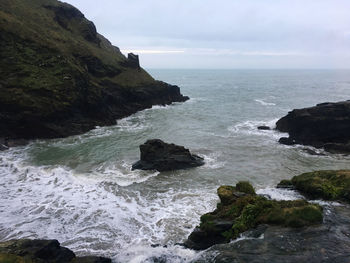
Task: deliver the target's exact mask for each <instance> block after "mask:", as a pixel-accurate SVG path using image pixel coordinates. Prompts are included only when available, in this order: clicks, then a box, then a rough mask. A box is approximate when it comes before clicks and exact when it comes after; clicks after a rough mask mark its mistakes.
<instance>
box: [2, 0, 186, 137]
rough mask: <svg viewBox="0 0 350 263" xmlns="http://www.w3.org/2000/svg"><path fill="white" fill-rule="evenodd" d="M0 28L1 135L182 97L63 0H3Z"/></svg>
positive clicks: (107, 120) (69, 128) (51, 131)
mask: <svg viewBox="0 0 350 263" xmlns="http://www.w3.org/2000/svg"><path fill="white" fill-rule="evenodd" d="M0 30H1V34H0V60H1V61H0V62H1V63H0V76H1V78H0V123H1V125H0V137H5V138H12V139H16V138H25V139H33V138H56V137H66V136H69V135H73V134H79V133H83V132H86V131H88V130H90V129H93V128H94V127H95V126H104V125H113V124H115V123H116V119H118V118H122V117H125V116H127V115H130V114H132V113H135V112H137V111H139V110H142V109H145V108H150V107H152V105H156V104H160V105H165V104H171V103H172V102H182V101H185V100H187V99H188V97H185V96H183V95H182V94H181V93H180V89H179V87H177V86H173V85H169V84H167V83H164V82H161V81H156V80H154V79H153V78H152V77H151V76H150V75H149V74H148V73H147V72H146V71H145V70H143V69H142V68H140V66H139V61H138V56H136V55H134V54H129V56H128V58H126V57H125V56H124V55H123V54H122V53H121V52H120V51H119V49H118V48H117V47H115V46H113V45H112V44H111V43H110V42H109V41H108V40H107V39H106V38H104V37H103V36H102V35H100V34H98V33H97V31H96V28H95V25H94V24H93V23H92V22H91V21H89V20H87V19H86V18H85V17H84V15H83V14H82V13H81V12H80V11H79V10H78V9H76V8H75V7H73V6H71V5H69V4H67V3H62V2H59V1H56V0H32V1H27V0H2V1H1V2H0Z"/></svg>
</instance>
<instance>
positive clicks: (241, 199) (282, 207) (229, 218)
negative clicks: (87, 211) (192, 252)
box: [185, 182, 323, 250]
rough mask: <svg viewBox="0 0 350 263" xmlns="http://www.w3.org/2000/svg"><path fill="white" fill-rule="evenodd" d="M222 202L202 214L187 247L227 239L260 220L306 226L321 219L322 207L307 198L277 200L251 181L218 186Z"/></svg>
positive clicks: (287, 225) (268, 222) (225, 240)
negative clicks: (261, 193) (265, 195)
mask: <svg viewBox="0 0 350 263" xmlns="http://www.w3.org/2000/svg"><path fill="white" fill-rule="evenodd" d="M218 195H219V198H220V201H221V203H219V204H218V205H217V208H216V210H215V211H213V212H211V213H207V214H204V215H202V216H201V219H200V220H201V223H200V225H199V226H197V227H196V228H195V229H194V231H193V232H192V233H191V234H190V236H189V237H188V239H187V240H186V242H185V245H186V246H187V247H188V248H192V249H197V250H201V249H206V248H208V247H210V246H212V245H214V244H221V243H228V242H229V241H230V240H231V239H235V238H237V237H238V236H239V235H240V234H241V233H243V232H245V231H247V230H249V229H252V228H255V227H257V226H258V225H261V224H269V225H279V226H284V227H303V226H309V225H314V224H319V223H322V218H323V217H322V208H321V207H320V206H319V205H316V204H310V203H308V202H307V201H305V200H295V201H276V200H269V199H267V198H265V197H263V196H259V195H256V194H255V191H254V188H253V187H252V186H251V185H250V184H249V183H248V182H239V183H237V184H236V186H235V187H234V186H221V187H219V188H218Z"/></svg>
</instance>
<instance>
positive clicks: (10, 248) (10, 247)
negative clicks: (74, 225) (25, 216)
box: [0, 239, 112, 263]
mask: <svg viewBox="0 0 350 263" xmlns="http://www.w3.org/2000/svg"><path fill="white" fill-rule="evenodd" d="M0 262H9V263H17V262H32V263H45V262H52V263H67V262H72V263H73V262H74V263H111V262H112V261H111V259H109V258H104V257H96V256H86V257H76V256H75V254H74V253H73V252H72V251H71V250H69V249H68V248H65V247H61V246H60V243H59V242H58V241H57V240H39V239H37V240H30V239H17V240H10V241H5V242H0Z"/></svg>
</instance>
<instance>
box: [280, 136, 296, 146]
mask: <svg viewBox="0 0 350 263" xmlns="http://www.w3.org/2000/svg"><path fill="white" fill-rule="evenodd" d="M278 142H279V143H281V144H284V145H294V144H295V143H296V142H295V140H293V139H291V138H288V137H282V138H280V139H279V140H278Z"/></svg>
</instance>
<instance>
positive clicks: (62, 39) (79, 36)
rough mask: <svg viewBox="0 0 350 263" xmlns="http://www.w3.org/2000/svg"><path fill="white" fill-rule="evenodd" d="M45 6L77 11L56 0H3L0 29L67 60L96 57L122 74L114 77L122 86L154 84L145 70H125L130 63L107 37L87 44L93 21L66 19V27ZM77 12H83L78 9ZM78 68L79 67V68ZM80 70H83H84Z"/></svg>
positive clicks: (1, 3)
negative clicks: (78, 57)
mask: <svg viewBox="0 0 350 263" xmlns="http://www.w3.org/2000/svg"><path fill="white" fill-rule="evenodd" d="M45 6H50V7H57V6H61V7H64V8H73V7H72V6H70V5H69V4H66V3H62V2H59V1H56V0H31V1H28V0H2V1H0V30H1V31H3V32H8V33H12V34H14V35H16V36H17V37H18V38H21V39H24V40H28V41H31V42H34V43H37V44H38V45H40V46H43V47H46V48H48V49H51V50H55V51H56V52H57V53H60V54H61V55H63V56H64V57H66V58H72V59H73V57H74V56H76V55H79V56H90V57H96V58H98V59H100V60H101V61H102V62H103V63H104V64H106V65H111V66H113V67H115V68H117V69H120V70H121V71H122V74H120V76H115V77H111V78H110V79H111V80H112V81H113V82H115V83H117V84H119V85H121V86H128V87H135V86H140V85H142V84H144V83H152V82H153V81H154V79H153V78H152V77H151V76H150V75H149V74H148V73H147V72H146V71H144V70H140V71H138V70H131V69H130V68H125V67H124V66H123V63H124V62H125V61H126V58H125V56H124V55H123V54H122V53H121V52H120V51H119V49H118V48H116V47H114V46H112V45H111V43H110V42H109V41H108V40H107V39H106V38H104V37H103V36H101V35H99V34H97V38H98V39H99V40H98V41H99V43H98V44H97V43H95V42H94V41H87V40H86V39H85V38H84V33H86V31H88V30H90V27H89V25H90V21H88V20H86V19H85V18H79V17H78V18H72V19H68V20H64V19H62V20H63V21H64V22H65V23H66V28H64V27H63V26H61V25H60V24H59V23H58V22H57V19H56V14H55V11H54V10H52V9H50V8H45ZM73 9H74V8H73ZM76 12H78V14H79V13H80V12H79V11H78V10H77V11H76ZM80 14H81V13H80ZM5 55H6V54H5ZM2 56H4V54H2ZM76 66H78V67H79V65H76ZM79 70H80V71H83V68H80V69H79ZM131 71H132V72H131Z"/></svg>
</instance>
